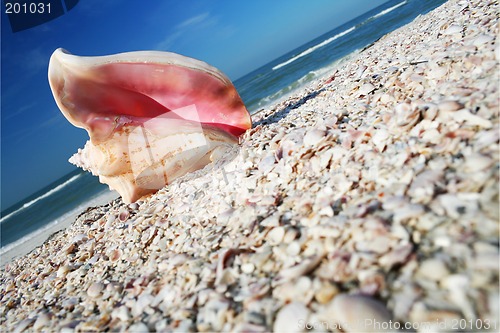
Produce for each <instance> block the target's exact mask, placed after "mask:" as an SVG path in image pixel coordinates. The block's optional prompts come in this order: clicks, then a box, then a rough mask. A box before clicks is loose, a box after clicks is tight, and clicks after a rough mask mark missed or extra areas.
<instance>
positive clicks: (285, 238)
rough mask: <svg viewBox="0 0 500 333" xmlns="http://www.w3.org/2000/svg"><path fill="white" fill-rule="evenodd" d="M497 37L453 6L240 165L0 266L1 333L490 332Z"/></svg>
mask: <svg viewBox="0 0 500 333" xmlns="http://www.w3.org/2000/svg"><path fill="white" fill-rule="evenodd" d="M498 29H499V24H498V2H497V1H479V0H472V1H455V0H450V1H449V2H447V3H445V4H444V5H443V6H441V7H439V8H437V9H436V10H434V11H432V12H430V13H428V14H426V15H423V16H419V17H418V18H417V19H416V20H415V21H414V22H412V23H410V24H409V25H407V26H405V27H402V28H400V29H398V30H396V31H394V32H392V33H390V34H388V35H386V36H385V37H383V38H382V39H380V40H379V41H377V42H376V43H374V44H373V45H371V46H369V47H367V48H365V49H364V50H363V51H361V52H359V53H358V54H354V55H352V56H351V57H349V59H347V60H345V61H343V62H341V63H340V64H339V65H338V67H337V68H336V69H334V70H333V71H332V72H331V73H329V74H328V75H327V76H325V77H324V78H322V79H321V80H319V81H318V82H315V83H314V84H313V85H311V86H309V87H307V88H306V89H303V90H302V91H300V92H297V93H296V94H295V95H293V96H291V97H290V98H288V99H287V100H285V101H283V102H281V103H280V104H278V105H276V106H274V107H273V108H271V109H265V110H262V111H260V112H259V113H257V114H255V115H254V116H253V123H254V127H253V128H252V129H251V130H250V131H248V132H247V133H246V134H245V135H244V136H243V137H242V139H241V144H240V146H238V147H236V148H235V149H234V151H233V152H232V154H228V156H229V157H230V158H227V159H226V160H220V161H219V162H218V163H216V164H215V165H210V166H207V167H206V168H205V169H203V170H200V171H199V172H196V173H193V174H189V175H186V176H185V177H182V178H181V179H178V180H176V181H174V182H173V183H172V184H170V185H169V186H167V187H165V188H164V189H162V190H160V191H159V192H158V193H156V194H154V195H153V196H151V197H149V198H146V199H144V200H142V201H139V202H137V203H133V204H129V205H126V204H123V203H122V202H121V200H120V199H117V200H115V201H113V202H111V203H109V204H107V205H104V206H100V207H93V208H89V209H88V210H87V211H86V212H84V213H82V215H80V216H79V217H78V218H77V219H76V221H75V222H74V223H73V225H72V226H71V227H69V228H68V229H66V230H64V231H62V232H59V233H57V234H55V235H53V236H52V237H51V238H50V239H49V240H48V241H46V242H45V243H44V244H43V245H42V246H41V247H38V248H37V249H35V250H33V251H32V252H31V253H29V254H28V255H26V256H23V257H20V258H17V259H14V260H12V261H11V262H9V263H7V264H5V265H4V267H2V270H1V273H0V281H1V286H0V319H1V326H0V327H1V329H2V331H13V332H23V331H26V330H28V331H29V330H32V331H58V332H73V331H77V332H83V331H94V332H100V331H129V332H149V331H157V332H172V331H175V332H187V331H193V332H195V331H196V332H198V331H199V332H208V331H234V332H267V331H279V332H302V331H315V332H326V331H331V332H358V331H364V332H367V331H382V330H385V331H397V330H398V329H401V330H403V329H407V330H409V331H417V332H424V331H426V332H429V331H433V332H435V331H451V330H455V331H481V330H486V331H497V330H498V329H499V325H500V323H499V218H500V217H499V92H498V86H499V82H498V80H499V72H498V70H499V69H498V61H499V59H500V44H499V43H498V40H497V39H496V38H497V37H496V36H498V34H499V31H498ZM377 325H378V326H377Z"/></svg>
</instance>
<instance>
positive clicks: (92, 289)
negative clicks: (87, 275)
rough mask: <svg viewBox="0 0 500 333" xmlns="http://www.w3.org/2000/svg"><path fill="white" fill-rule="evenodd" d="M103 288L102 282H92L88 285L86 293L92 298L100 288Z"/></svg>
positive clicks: (98, 293)
mask: <svg viewBox="0 0 500 333" xmlns="http://www.w3.org/2000/svg"><path fill="white" fill-rule="evenodd" d="M103 289H104V284H103V283H101V282H94V283H92V284H91V285H90V287H89V289H87V295H89V297H92V298H96V297H98V296H99V295H100V294H101V292H102V290H103Z"/></svg>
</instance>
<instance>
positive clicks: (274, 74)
mask: <svg viewBox="0 0 500 333" xmlns="http://www.w3.org/2000/svg"><path fill="white" fill-rule="evenodd" d="M444 2H445V1H444V0H406V1H404V0H392V1H388V2H387V3H385V4H384V5H382V6H380V7H378V8H375V9H374V10H372V11H370V12H368V13H365V14H364V15H362V16H360V17H358V18H356V19H354V20H352V21H350V22H348V23H346V24H343V25H342V26H340V27H337V28H335V29H333V30H332V31H330V32H328V33H326V34H324V35H322V36H320V37H318V38H316V39H314V40H312V41H310V42H309V43H307V44H305V45H302V46H301V47H299V48H297V49H295V50H293V51H291V52H289V53H287V54H285V55H283V56H281V57H279V58H277V59H275V60H274V61H272V62H270V63H269V64H267V65H265V66H263V67H261V68H259V69H257V70H255V71H253V72H251V73H249V74H247V75H245V76H244V77H242V78H240V79H238V80H236V81H235V82H234V84H235V86H236V88H237V89H238V92H239V93H240V95H241V97H242V99H243V101H244V102H245V105H246V106H247V108H248V110H249V111H250V112H251V113H254V112H257V111H259V110H260V109H262V108H265V107H266V106H268V105H272V104H274V103H276V102H278V101H280V100H282V99H284V98H286V96H287V95H289V94H291V93H293V91H294V90H297V89H300V88H301V87H303V86H304V85H306V84H308V83H309V82H311V81H313V80H315V79H317V78H319V77H321V76H322V75H324V74H326V73H328V72H329V69H330V68H331V67H332V66H334V65H335V63H336V62H338V61H339V60H340V59H342V58H344V57H345V56H347V55H349V54H352V53H353V52H356V51H358V52H359V51H360V50H362V49H363V48H364V47H366V46H367V45H370V44H371V43H373V42H375V41H376V40H377V39H379V38H380V37H382V36H384V35H385V34H387V33H388V32H390V31H393V30H394V29H396V28H398V27H400V26H403V25H405V24H407V23H409V22H411V21H412V20H413V19H415V17H417V16H418V15H421V14H424V13H427V12H429V11H430V10H432V9H434V8H436V7H438V6H439V5H441V4H442V3H444ZM380 56H381V57H383V56H384V55H383V54H382V55H380ZM103 191H108V187H107V185H103V184H100V183H99V180H98V178H97V177H94V176H92V175H91V174H90V173H87V172H83V171H81V170H76V171H74V172H72V173H70V174H68V175H66V176H64V177H62V178H61V179H59V180H58V181H56V182H54V183H53V184H51V185H50V186H48V187H46V188H44V189H43V190H41V191H39V192H37V193H35V194H34V195H32V196H31V197H29V198H26V199H25V200H23V201H21V202H19V203H17V204H16V205H14V206H12V207H10V208H8V209H6V210H4V211H2V213H1V218H0V230H1V237H0V242H1V244H0V245H1V247H2V251H3V250H5V249H6V248H7V247H12V246H15V245H16V243H18V242H20V239H21V238H23V239H24V241H25V240H26V238H29V237H31V235H32V234H33V233H35V232H37V230H40V229H41V228H44V227H46V226H47V225H48V224H51V223H58V222H59V221H60V219H61V217H62V216H63V215H64V214H67V213H69V212H71V211H72V210H78V209H79V210H82V208H81V207H82V205H85V203H86V202H88V201H90V200H91V199H92V198H95V197H96V196H98V195H99V194H100V193H103Z"/></svg>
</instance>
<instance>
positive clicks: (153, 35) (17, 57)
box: [1, 0, 386, 210]
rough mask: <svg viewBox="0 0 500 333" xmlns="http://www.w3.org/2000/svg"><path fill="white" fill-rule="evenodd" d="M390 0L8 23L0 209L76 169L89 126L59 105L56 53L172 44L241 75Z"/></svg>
mask: <svg viewBox="0 0 500 333" xmlns="http://www.w3.org/2000/svg"><path fill="white" fill-rule="evenodd" d="M384 2H386V1H385V0H349V1H345V0H314V1H306V0H300V1H299V0H288V1H264V0H248V1H229V0H227V1H211V0H193V1H177V0H175V1H174V0H166V1H159V0H156V1H155V0H151V1H139V0H136V1H133V0H128V1H125V0H122V1H120V0H106V1H102V0H81V1H80V3H79V4H78V5H77V6H75V8H73V9H72V10H71V11H69V12H67V13H66V14H64V15H63V16H61V17H59V18H57V19H55V20H53V21H50V22H48V23H45V24H43V25H40V26H37V27H35V28H32V29H28V30H25V31H20V32H17V33H12V30H11V28H10V26H9V22H8V19H7V17H6V16H5V14H4V13H2V17H1V19H2V22H1V33H2V35H1V65H2V67H1V69H2V71H1V209H2V210H4V209H5V208H7V207H9V206H11V205H13V204H15V203H16V202H18V201H20V200H22V199H24V198H26V197H28V196H29V195H31V194H33V193H34V192H36V191H38V190H40V189H41V188H43V187H44V186H47V185H48V184H50V183H51V182H53V181H55V180H56V179H58V178H60V177H62V176H64V175H65V174H67V173H69V172H71V171H72V170H74V166H72V165H71V164H69V162H67V160H68V158H69V157H70V156H71V155H72V154H73V153H74V152H76V150H77V149H78V148H79V147H83V145H84V143H85V141H86V140H87V139H88V136H87V133H86V132H85V131H84V130H82V129H77V128H75V127H73V126H72V125H70V124H69V123H68V122H67V121H66V119H65V118H64V117H63V116H62V114H61V113H60V111H59V110H58V108H57V106H56V104H55V102H54V100H53V97H52V94H51V92H50V88H49V85H48V81H47V66H48V61H49V58H50V55H51V54H52V52H53V51H54V50H55V49H56V48H59V47H63V48H65V49H67V50H68V51H70V52H71V53H74V54H77V55H106V54H112V53H119V52H126V51H135V50H165V51H170V52H176V53H180V54H183V55H186V56H189V57H193V58H198V59H200V60H203V61H205V62H207V63H209V64H211V65H213V66H215V67H218V68H219V69H220V70H222V71H223V72H224V73H226V74H227V75H228V76H229V77H230V78H231V79H233V80H235V79H237V78H239V77H241V76H243V75H244V74H246V73H248V72H250V71H252V70H255V69H256V68H258V67H260V66H262V65H264V64H266V63H268V62H270V61H271V60H274V59H276V58H277V57H279V56H281V55H283V54H284V53H286V52H288V51H290V50H292V49H294V48H296V47H298V46H300V45H302V44H304V43H306V42H308V41H310V40H312V39H314V38H316V37H318V36H320V35H322V34H323V33H325V32H328V31H330V30H332V29H334V28H335V27H337V26H339V25H341V24H343V23H345V22H347V21H349V20H351V19H352V18H354V17H356V16H359V15H360V14H362V13H364V12H366V11H368V10H370V9H372V8H375V7H377V6H379V5H381V4H382V3H384Z"/></svg>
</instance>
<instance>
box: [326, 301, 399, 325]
mask: <svg viewBox="0 0 500 333" xmlns="http://www.w3.org/2000/svg"><path fill="white" fill-rule="evenodd" d="M322 318H325V319H326V320H328V322H329V323H330V324H331V327H334V325H335V324H338V325H341V327H342V328H344V331H346V332H359V331H363V332H395V331H397V329H394V327H393V328H392V329H391V327H390V325H389V322H390V321H391V320H392V316H391V313H390V312H389V310H387V308H386V307H385V306H384V304H382V303H381V302H379V301H377V300H375V299H373V298H370V297H367V296H361V295H348V294H339V295H337V296H335V297H334V298H333V300H332V301H331V302H330V303H329V304H328V305H326V308H325V309H324V312H323V313H322ZM332 321H333V322H332ZM377 323H378V325H377Z"/></svg>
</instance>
